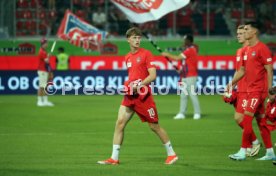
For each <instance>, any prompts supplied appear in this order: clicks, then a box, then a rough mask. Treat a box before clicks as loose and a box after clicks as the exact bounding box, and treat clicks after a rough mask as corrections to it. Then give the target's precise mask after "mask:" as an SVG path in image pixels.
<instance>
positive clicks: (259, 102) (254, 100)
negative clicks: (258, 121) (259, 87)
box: [245, 92, 267, 114]
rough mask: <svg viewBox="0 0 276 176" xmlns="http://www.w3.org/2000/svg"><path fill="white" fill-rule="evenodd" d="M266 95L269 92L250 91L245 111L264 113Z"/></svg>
mask: <svg viewBox="0 0 276 176" xmlns="http://www.w3.org/2000/svg"><path fill="white" fill-rule="evenodd" d="M266 97H267V93H262V92H250V93H248V94H247V104H246V108H245V111H248V112H251V113H254V114H264V113H265V99H266Z"/></svg>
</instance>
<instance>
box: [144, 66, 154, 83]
mask: <svg viewBox="0 0 276 176" xmlns="http://www.w3.org/2000/svg"><path fill="white" fill-rule="evenodd" d="M148 72H149V76H147V77H146V78H145V79H144V80H143V81H142V85H149V84H150V83H151V82H152V81H154V80H155V79H156V68H149V69H148Z"/></svg>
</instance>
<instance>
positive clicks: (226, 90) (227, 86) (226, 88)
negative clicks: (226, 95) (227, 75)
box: [224, 83, 232, 92]
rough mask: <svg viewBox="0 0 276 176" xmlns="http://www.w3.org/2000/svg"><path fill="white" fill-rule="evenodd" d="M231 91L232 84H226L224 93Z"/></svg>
mask: <svg viewBox="0 0 276 176" xmlns="http://www.w3.org/2000/svg"><path fill="white" fill-rule="evenodd" d="M231 90H232V83H228V84H227V85H226V87H225V88H224V92H229V91H231Z"/></svg>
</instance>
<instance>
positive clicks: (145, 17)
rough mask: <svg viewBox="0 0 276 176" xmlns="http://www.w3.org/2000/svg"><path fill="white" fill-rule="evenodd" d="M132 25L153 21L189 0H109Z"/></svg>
mask: <svg viewBox="0 0 276 176" xmlns="http://www.w3.org/2000/svg"><path fill="white" fill-rule="evenodd" d="M111 2H113V3H114V4H115V5H116V6H117V7H118V8H119V9H120V10H122V11H123V13H124V14H125V15H126V16H127V18H128V20H129V21H130V22H132V23H145V22H148V21H155V20H158V19H159V18H161V17H162V16H164V15H166V14H167V13H170V12H172V11H175V10H178V9H180V8H182V7H184V6H186V5H187V4H188V3H189V2H190V0H150V1H145V0H111Z"/></svg>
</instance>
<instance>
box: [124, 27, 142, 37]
mask: <svg viewBox="0 0 276 176" xmlns="http://www.w3.org/2000/svg"><path fill="white" fill-rule="evenodd" d="M132 35H138V36H142V31H141V30H140V29H139V28H138V27H132V28H130V29H128V30H127V32H126V37H127V38H129V37H130V36H132Z"/></svg>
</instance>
